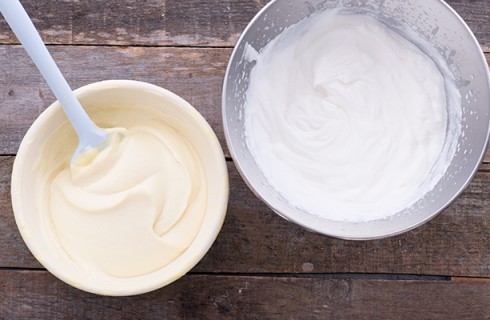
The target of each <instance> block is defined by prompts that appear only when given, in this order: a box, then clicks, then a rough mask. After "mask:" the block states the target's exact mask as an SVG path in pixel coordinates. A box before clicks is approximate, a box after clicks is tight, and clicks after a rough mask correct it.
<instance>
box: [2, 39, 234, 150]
mask: <svg viewBox="0 0 490 320" xmlns="http://www.w3.org/2000/svg"><path fill="white" fill-rule="evenodd" d="M50 51H51V53H52V54H53V56H54V59H55V60H56V61H57V62H58V65H59V67H60V69H61V71H62V72H63V74H64V75H65V77H66V78H67V80H68V83H70V85H71V86H72V88H78V87H80V86H83V85H86V84H89V83H92V82H96V81H101V80H106V79H132V80H140V81H146V82H149V83H153V84H156V85H158V86H161V87H164V88H166V89H169V90H170V91H173V92H175V93H176V94H178V95H180V96H181V97H183V98H184V99H186V100H187V101H189V102H190V103H191V104H192V105H193V106H194V107H195V108H196V109H198V110H199V111H200V112H201V114H202V115H203V116H204V117H205V118H206V120H207V121H208V122H209V123H210V124H211V126H212V127H213V129H214V131H215V132H216V134H217V136H218V137H219V139H220V142H221V145H222V146H223V147H225V146H226V143H225V141H224V136H223V127H222V124H221V88H222V83H223V78H224V74H225V69H226V65H227V63H228V59H229V56H230V55H231V49H208V48H197V49H196V48H194V49H184V48H146V47H145V48H143V47H128V48H119V47H86V46H56V47H51V48H50ZM0 66H3V67H0V69H2V72H3V74H2V75H1V76H0V112H1V114H2V116H1V117H0V154H15V153H16V152H17V149H18V148H19V145H20V142H21V140H22V138H23V136H24V135H25V133H26V132H27V129H28V128H29V126H30V125H31V124H32V122H33V121H34V120H35V119H36V118H37V116H38V115H39V114H40V113H41V112H42V111H43V110H44V109H46V108H47V107H48V106H49V105H50V104H51V103H52V102H53V101H54V100H55V99H54V96H53V95H52V93H51V91H50V90H49V88H48V86H47V85H46V83H45V82H44V80H43V78H42V77H41V75H40V74H39V72H38V71H37V69H36V68H35V66H34V64H33V63H32V62H31V61H30V59H29V57H28V56H27V54H26V53H25V51H24V49H23V48H22V47H20V46H5V45H4V46H0ZM225 152H227V151H226V148H225Z"/></svg>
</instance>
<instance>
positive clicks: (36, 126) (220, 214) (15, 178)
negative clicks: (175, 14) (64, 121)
mask: <svg viewBox="0 0 490 320" xmlns="http://www.w3.org/2000/svg"><path fill="white" fill-rule="evenodd" d="M111 88H112V89H113V88H118V89H121V88H122V89H124V88H128V89H133V90H141V91H147V92H152V93H156V94H159V95H162V96H165V97H167V98H170V99H172V101H174V102H175V103H176V105H177V106H178V107H179V108H181V109H182V110H183V113H185V114H187V116H190V117H192V118H193V120H195V122H196V123H198V124H199V128H200V130H201V131H204V132H205V133H206V135H207V138H208V141H209V151H210V152H212V154H213V157H214V158H215V165H216V170H217V171H216V173H217V174H219V175H220V177H221V178H223V179H222V181H221V183H220V184H219V185H218V187H219V188H217V189H216V190H215V191H214V192H217V193H219V195H220V196H219V199H220V201H219V202H218V203H216V207H217V210H216V212H215V213H214V212H213V215H214V217H213V220H212V228H210V230H209V232H202V230H203V229H199V231H198V233H197V234H196V238H194V240H193V242H192V243H191V245H190V246H189V247H188V248H187V249H186V250H185V251H184V252H183V253H182V254H184V253H185V252H186V251H187V250H189V249H191V248H195V250H193V251H191V252H192V253H193V254H192V255H190V257H189V259H186V260H185V261H183V262H182V263H181V265H180V266H178V269H179V272H177V273H171V274H170V273H165V274H164V276H163V277H160V278H159V279H158V281H153V282H151V283H149V284H146V285H140V286H137V285H134V284H133V283H129V282H128V281H126V280H128V279H132V280H134V279H139V278H144V277H147V276H150V275H152V274H155V273H156V272H158V271H160V270H162V269H163V268H166V267H167V266H169V265H171V264H172V263H173V262H170V263H169V264H168V265H166V266H164V267H162V268H161V269H158V270H156V271H154V272H151V273H148V274H145V275H142V276H138V277H130V278H121V283H120V284H118V285H117V286H111V287H110V288H109V287H101V286H100V285H99V282H98V281H91V282H90V283H83V282H80V281H78V279H73V278H69V277H68V276H66V274H65V273H64V271H63V270H64V269H65V268H63V267H61V265H60V264H57V263H56V262H55V261H52V260H50V259H46V256H45V254H44V253H43V251H45V250H42V247H41V246H38V245H37V244H36V241H35V239H34V238H32V237H31V234H30V232H29V228H28V225H27V224H26V222H25V215H24V205H23V201H22V199H21V192H20V191H21V185H22V174H21V171H22V167H23V165H24V162H25V161H24V154H25V151H24V150H25V149H26V148H28V146H27V143H28V141H29V140H30V138H31V137H33V136H35V135H36V133H37V132H38V131H39V130H40V129H42V128H43V126H44V124H45V123H46V122H47V121H48V120H49V119H50V118H51V117H52V116H53V115H54V114H57V113H59V112H62V110H61V106H60V104H59V102H58V101H55V102H53V103H52V104H51V105H50V106H49V107H48V108H46V109H45V110H44V111H43V112H42V113H41V114H40V115H39V116H38V117H37V118H36V120H35V121H34V122H33V124H32V125H31V126H30V128H29V129H28V131H27V133H26V135H25V136H24V138H23V140H22V142H21V144H20V147H19V150H18V152H17V156H16V158H15V160H14V164H13V169H12V177H11V201H12V208H13V213H14V218H15V222H16V225H17V227H18V229H19V231H20V234H21V236H22V238H23V240H24V242H25V244H26V245H27V247H28V249H29V250H30V251H31V253H32V254H33V255H34V257H35V258H36V259H37V260H38V261H39V263H40V264H41V265H43V266H44V267H45V268H46V269H47V270H48V271H49V272H50V273H52V274H53V275H54V276H56V277H57V278H58V279H60V280H62V281H63V282H65V283H67V284H69V285H71V286H73V287H75V288H77V289H80V290H83V291H86V292H90V293H94V294H98V295H107V296H132V295H137V294H142V293H146V292H150V291H153V290H156V289H159V288H162V287H164V286H166V285H168V284H170V283H172V282H174V281H176V280H178V279H179V278H181V277H182V276H184V275H185V274H186V273H187V272H188V271H189V270H190V269H192V268H193V267H194V266H195V265H196V264H197V263H198V262H199V261H200V260H201V259H202V258H203V257H204V255H205V254H206V253H207V252H208V250H209V249H210V247H211V246H212V244H213V243H214V241H215V240H216V238H217V236H218V234H219V232H220V230H221V227H222V225H223V222H224V219H225V216H226V212H227V207H228V198H229V178H228V170H227V164H226V159H225V157H224V154H223V149H222V148H221V145H220V143H219V140H218V138H217V136H216V134H215V133H214V131H213V130H212V128H211V126H210V125H209V123H208V122H207V121H206V120H205V118H204V117H203V116H202V115H201V114H200V113H199V112H198V111H197V110H196V109H195V108H194V107H193V106H192V105H191V104H190V103H188V102H187V101H186V100H184V99H183V98H182V97H180V96H178V95H176V94H175V93H173V92H171V91H169V90H167V89H164V88H162V87H159V86H156V85H153V84H150V83H146V82H142V81H135V80H104V81H99V82H94V83H90V84H88V85H85V86H82V87H80V88H78V89H76V90H74V93H75V95H76V96H77V97H80V96H84V95H90V94H91V93H94V92H96V91H99V92H100V91H102V90H109V89H111ZM218 189H220V190H218ZM204 221H206V220H203V224H204ZM201 227H202V225H201ZM198 236H200V237H198ZM196 240H199V241H196ZM174 261H175V260H174ZM77 274H83V271H81V270H80V272H77ZM140 282H142V283H145V281H140Z"/></svg>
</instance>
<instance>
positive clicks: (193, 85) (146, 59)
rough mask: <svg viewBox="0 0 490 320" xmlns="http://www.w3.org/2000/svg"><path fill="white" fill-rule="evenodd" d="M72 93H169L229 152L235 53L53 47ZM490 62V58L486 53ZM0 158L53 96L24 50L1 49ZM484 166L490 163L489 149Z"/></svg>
mask: <svg viewBox="0 0 490 320" xmlns="http://www.w3.org/2000/svg"><path fill="white" fill-rule="evenodd" d="M50 51H51V53H52V54H53V56H54V59H55V60H56V61H57V62H58V65H59V67H60V69H61V71H62V72H63V73H64V75H65V77H66V78H67V80H68V82H69V83H70V84H71V86H72V88H78V87H80V86H83V85H86V84H89V83H92V82H96V81H101V80H106V79H133V80H141V81H146V82H150V83H153V84H156V85H159V86H161V87H164V88H167V89H169V90H171V91H173V92H175V93H176V94H178V95H180V96H182V97H183V98H184V99H186V100H187V101H189V102H190V103H191V104H192V105H193V106H194V107H195V108H196V109H197V110H199V111H200V112H201V114H202V115H203V116H204V117H205V118H206V120H207V121H208V122H209V123H210V124H211V127H212V128H213V129H214V131H215V132H216V135H217V136H218V138H219V140H220V142H221V146H222V147H223V149H224V152H225V155H226V156H229V152H228V149H227V146H226V143H225V138H224V135H223V126H222V122H221V90H222V84H223V77H224V74H225V69H226V65H227V63H228V59H229V57H230V55H231V49H226V48H224V49H223V48H220V49H215V48H153V47H151V48H146V47H127V48H123V47H91V46H55V47H51V48H50ZM487 59H488V61H489V63H490V54H487ZM0 66H3V67H0V70H2V72H3V74H2V76H0V112H1V114H2V116H1V117H0V154H15V153H16V152H17V149H18V148H19V145H20V142H21V140H22V138H23V136H24V135H25V133H26V132H27V129H28V128H29V126H30V125H31V124H32V122H33V121H34V120H35V119H36V118H37V116H38V115H39V114H40V113H41V112H42V111H43V110H44V109H46V108H47V107H48V106H49V105H50V104H51V103H52V102H53V101H54V96H53V95H52V93H51V91H50V90H49V88H48V87H47V85H46V83H45V82H44V80H43V79H42V77H41V75H40V74H39V72H38V71H37V69H36V68H35V67H34V65H33V63H32V62H31V61H30V59H29V57H28V56H27V54H26V53H25V51H24V49H23V48H22V47H20V46H6V45H3V46H2V45H0ZM485 161H486V162H487V163H490V150H489V151H488V152H487V155H486V158H485Z"/></svg>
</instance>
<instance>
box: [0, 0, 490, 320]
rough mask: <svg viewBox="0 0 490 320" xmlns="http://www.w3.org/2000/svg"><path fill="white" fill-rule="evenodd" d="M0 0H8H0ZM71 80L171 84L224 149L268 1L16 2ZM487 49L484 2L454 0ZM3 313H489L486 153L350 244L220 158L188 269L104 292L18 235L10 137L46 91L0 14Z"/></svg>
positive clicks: (488, 7)
mask: <svg viewBox="0 0 490 320" xmlns="http://www.w3.org/2000/svg"><path fill="white" fill-rule="evenodd" d="M1 1H5V0H1ZM23 3H24V4H25V7H26V10H27V11H28V12H29V13H30V15H31V16H32V18H33V19H34V22H35V24H36V26H37V27H38V28H39V29H40V30H41V34H42V36H43V38H44V39H45V41H46V42H47V43H49V44H50V46H49V49H50V51H51V52H52V54H53V55H54V58H55V60H56V61H57V62H58V63H59V65H60V68H61V70H62V72H63V73H64V74H65V75H66V77H67V79H68V81H69V82H70V83H71V84H72V86H73V87H74V88H76V87H79V86H82V85H85V84H88V83H91V82H95V81H98V80H103V79H135V80H142V81H147V82H150V83H154V84H156V85H159V86H162V87H165V88H168V89H170V90H172V91H174V92H175V93H177V94H179V95H181V96H182V97H184V98H185V99H187V100H188V101H189V102H190V103H191V104H193V105H194V106H195V107H196V108H197V109H198V110H199V111H200V112H201V113H202V114H203V115H204V116H205V117H206V119H207V120H208V121H209V122H210V123H211V125H212V127H213V128H214V130H215V131H216V133H217V135H218V137H219V138H220V141H221V143H222V145H223V148H224V149H225V153H226V154H227V155H228V151H227V149H226V145H225V141H224V138H223V129H222V125H221V100H220V97H221V86H222V82H223V76H224V72H225V68H226V64H227V62H228V58H229V56H230V54H231V50H232V47H233V45H234V44H235V42H236V40H237V39H238V36H239V34H240V32H241V31H242V30H243V29H244V28H245V26H246V24H247V23H248V22H249V20H250V19H251V18H252V17H253V16H254V15H255V13H257V12H258V11H259V9H260V8H261V7H262V6H264V5H265V4H266V3H267V0H254V1H252V0H201V1H198V0H180V1H177V0H150V1H136V0H119V1H117V0H52V1H47V0H43V1H40V0H24V1H23ZM449 3H450V4H451V5H452V6H453V7H454V8H455V9H456V10H457V11H458V12H459V13H460V15H461V16H462V17H463V18H464V19H465V20H466V21H467V23H468V24H469V25H470V27H471V28H472V29H473V31H474V32H475V34H476V36H477V38H478V39H479V41H480V43H481V45H482V48H483V50H484V51H485V52H487V58H489V59H490V0H451V1H449ZM0 70H1V76H0V153H1V156H0V319H27V318H37V319H74V318H80V319H102V318H109V319H147V318H148V319H490V156H488V155H487V157H486V159H485V163H484V164H483V165H482V167H481V169H480V171H479V172H478V174H477V175H476V177H475V179H474V180H473V182H472V183H471V185H470V186H469V187H468V189H467V190H466V191H465V192H464V193H463V195H462V196H460V197H459V198H458V200H457V201H456V202H455V203H454V204H453V205H451V206H450V207H449V208H448V209H447V210H446V211H444V212H443V213H442V214H440V215H439V216H438V217H437V218H435V219H434V220H432V221H431V222H429V223H427V224H426V225H424V226H422V227H419V228H417V229H416V230H413V231H411V232H408V233H406V234H403V235H400V236H396V237H393V238H389V239H385V240H378V241H369V242H349V241H342V240H336V239H331V238H327V237H323V236H319V235H316V234H312V233H310V232H308V231H305V230H303V229H301V228H300V227H297V226H296V225H294V224H291V223H288V222H286V221H284V220H283V219H281V218H280V217H278V216H277V215H275V214H274V213H273V212H271V210H269V209H268V208H267V207H266V206H265V205H264V204H263V203H262V202H261V201H259V200H258V199H257V198H256V197H255V196H254V195H253V194H252V193H251V192H250V191H249V189H248V188H247V187H246V185H245V184H244V182H243V181H242V179H241V178H240V177H239V175H238V173H237V171H236V169H235V167H234V165H233V163H232V161H231V159H230V158H229V157H228V168H229V172H230V187H231V194H230V202H229V210H228V214H227V218H226V221H225V224H224V226H223V229H222V231H221V233H220V235H219V237H218V239H217V241H216V242H215V244H214V246H213V247H212V249H211V250H210V252H209V253H208V254H207V255H206V257H205V258H204V259H203V260H202V262H201V263H199V265H197V266H196V267H195V268H194V269H193V270H192V272H190V273H189V274H188V275H187V276H185V277H183V278H182V279H180V280H179V281H177V282H175V283H174V284H171V285H169V286H167V287H165V288H163V289H160V290H157V291H154V292H152V293H149V294H145V295H140V296H135V297H125V298H110V297H100V296H96V295H92V294H89V293H85V292H82V291H79V290H77V289H74V288H72V287H70V286H68V285H66V284H64V283H63V282H61V281H59V280H58V279H56V278H55V277H54V276H52V275H51V274H50V273H48V272H47V271H46V270H45V269H44V268H42V266H41V265H40V264H39V263H38V262H37V261H36V260H35V259H34V257H33V256H32V255H31V254H30V252H29V251H28V250H27V248H26V246H25V245H24V242H23V241H22V239H21V237H20V235H19V232H18V230H17V227H16V225H15V222H14V218H13V214H12V208H11V203H10V176H11V169H12V163H13V161H14V158H15V153H16V152H17V149H18V147H19V143H20V141H21V139H22V137H23V135H24V134H25V132H26V131H27V129H28V127H29V126H30V124H31V123H32V122H33V121H34V119H35V118H36V117H37V116H38V115H39V114H40V113H41V112H42V111H43V110H44V109H45V108H46V107H47V106H48V105H49V104H51V103H52V102H53V100H54V97H53V96H52V94H51V93H50V91H49V89H48V88H47V86H46V84H45V83H44V81H43V79H42V78H41V76H40V75H39V73H38V71H37V70H36V69H35V68H34V66H33V64H32V63H31V61H30V60H29V58H28V57H27V55H26V53H25V52H24V50H23V49H22V48H21V47H20V46H19V45H18V42H17V40H16V38H15V37H14V36H13V35H12V33H11V32H10V31H9V29H8V27H7V25H6V24H5V22H4V21H3V20H1V21H0Z"/></svg>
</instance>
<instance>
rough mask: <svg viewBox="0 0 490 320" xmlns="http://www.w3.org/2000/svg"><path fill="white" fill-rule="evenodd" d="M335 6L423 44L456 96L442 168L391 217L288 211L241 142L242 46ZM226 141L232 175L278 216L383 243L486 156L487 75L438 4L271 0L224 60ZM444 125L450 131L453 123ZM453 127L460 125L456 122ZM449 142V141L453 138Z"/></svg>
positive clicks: (429, 213) (464, 30)
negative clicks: (454, 134) (346, 218)
mask: <svg viewBox="0 0 490 320" xmlns="http://www.w3.org/2000/svg"><path fill="white" fill-rule="evenodd" d="M336 6H340V7H345V8H348V9H347V10H358V11H364V10H368V11H370V12H374V14H375V15H376V16H377V17H378V18H379V19H380V20H382V21H383V22H384V23H385V24H387V25H388V26H389V27H391V28H392V29H395V30H402V29H406V27H408V28H409V29H411V30H413V31H415V32H417V33H418V34H420V35H422V36H423V37H424V38H425V39H428V40H429V41H430V42H431V43H432V44H433V46H434V48H435V49H437V50H438V51H439V52H440V53H441V54H442V56H443V57H444V58H445V60H446V62H447V64H448V65H449V68H450V69H451V71H452V73H453V74H454V76H455V79H456V84H457V86H458V89H459V91H460V93H461V96H462V117H461V122H460V124H461V128H462V129H461V130H462V133H461V135H460V136H459V140H458V141H457V143H458V147H457V151H456V154H455V155H454V157H453V159H452V161H451V163H450V166H449V168H448V169H447V171H446V173H445V175H444V176H443V178H442V179H441V180H440V181H439V183H438V184H437V185H436V187H435V188H434V189H433V191H431V192H429V193H428V194H426V195H425V197H424V198H423V199H421V200H420V201H419V202H417V203H416V204H414V205H413V206H412V207H410V208H408V209H406V210H404V211H402V212H400V213H398V214H396V215H395V216H393V217H391V218H388V219H384V220H376V221H371V222H364V223H352V222H339V221H332V220H328V219H324V218H320V217H317V216H314V215H311V214H309V213H307V212H304V211H301V210H299V209H297V208H295V207H292V206H291V205H289V204H288V202H287V201H286V200H285V199H283V198H282V196H281V195H280V194H279V193H278V192H276V191H275V190H274V189H273V188H272V187H271V186H270V185H269V183H268V182H267V180H266V179H265V178H264V176H263V174H262V172H261V171H260V170H259V169H258V167H257V165H256V163H255V161H254V159H253V157H252V155H251V154H250V152H249V150H248V148H247V145H246V143H245V137H244V117H243V113H244V102H245V99H246V97H245V93H246V90H247V88H248V84H249V73H250V71H251V69H252V68H253V65H254V63H253V62H250V61H249V60H247V59H244V56H245V55H246V52H245V48H246V44H250V45H251V46H252V47H253V48H254V49H256V50H257V51H259V52H260V50H261V49H262V48H263V47H264V46H265V45H266V44H267V43H269V42H270V41H271V40H272V39H274V38H275V37H276V36H277V35H278V34H279V33H281V31H282V30H284V28H286V27H288V26H290V25H292V24H294V23H296V22H298V21H300V20H302V19H305V18H307V17H309V16H310V15H311V14H313V13H315V12H316V11H318V10H325V9H328V8H333V7H336ZM222 102H223V122H224V129H225V135H226V140H227V143H228V147H229V149H230V152H231V155H232V157H233V159H234V161H235V164H236V166H237V168H238V171H239V172H240V174H241V175H242V177H243V179H244V180H245V181H246V183H247V184H248V186H249V187H250V188H251V189H252V191H253V192H254V193H255V194H256V195H257V196H258V197H259V198H261V199H262V200H263V201H264V202H265V203H266V204H267V205H268V206H269V207H270V208H272V210H274V211H275V212H276V213H277V214H279V215H280V216H282V217H283V218H285V219H287V220H290V221H292V222H294V223H296V224H298V225H301V226H303V227H304V228H306V229H309V230H312V231H316V232H318V233H321V234H324V235H328V236H333V237H338V238H343V239H352V240H363V239H376V238H384V237H388V236H392V235H396V234H400V233H402V232H405V231H408V230H411V229H413V228H415V227H417V226H419V225H421V224H423V223H425V222H427V221H428V220H430V219H431V218H433V217H434V216H436V215H437V214H438V213H439V212H441V211H442V210H443V209H444V208H446V207H447V206H448V205H449V204H450V203H451V202H452V201H453V200H454V199H455V198H456V197H457V196H458V195H459V194H460V193H461V192H462V191H463V189H464V188H465V187H466V186H467V185H468V183H469V182H470V180H471V178H472V177H473V175H474V174H475V173H476V171H477V169H478V166H479V164H480V163H481V161H482V159H483V156H484V154H485V150H486V146H487V143H488V136H489V127H490V124H489V122H490V76H489V72H488V67H487V63H486V60H485V57H484V55H483V53H482V51H481V48H480V46H479V44H478V42H477V40H476V39H475V37H474V35H473V34H472V32H471V31H470V29H469V28H468V26H467V25H466V24H465V22H464V21H463V19H462V18H461V17H460V16H459V15H458V14H457V13H456V12H455V11H454V10H453V9H451V8H450V7H449V6H448V5H447V4H446V3H445V2H444V1H439V0H410V1H406V0H403V1H402V0H399V1H395V0H355V1H348V0H344V1H342V0H332V1H329V0H309V1H294V0H275V1H272V2H270V3H269V4H268V5H267V6H265V7H264V8H263V9H262V10H261V11H260V12H259V13H258V14H257V15H256V16H255V17H254V19H253V20H252V21H251V22H250V24H249V25H248V26H247V28H246V29H245V31H244V32H243V34H242V36H241V38H240V39H239V41H238V43H237V45H236V47H235V50H234V51H233V54H232V56H231V59H230V62H229V65H228V69H227V72H226V75H225V82H224V88H223V101H222ZM451 121H453V122H454V120H449V127H450V126H451V125H453V126H454V125H455V124H454V123H451ZM458 125H459V123H458ZM455 143H456V141H455Z"/></svg>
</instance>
